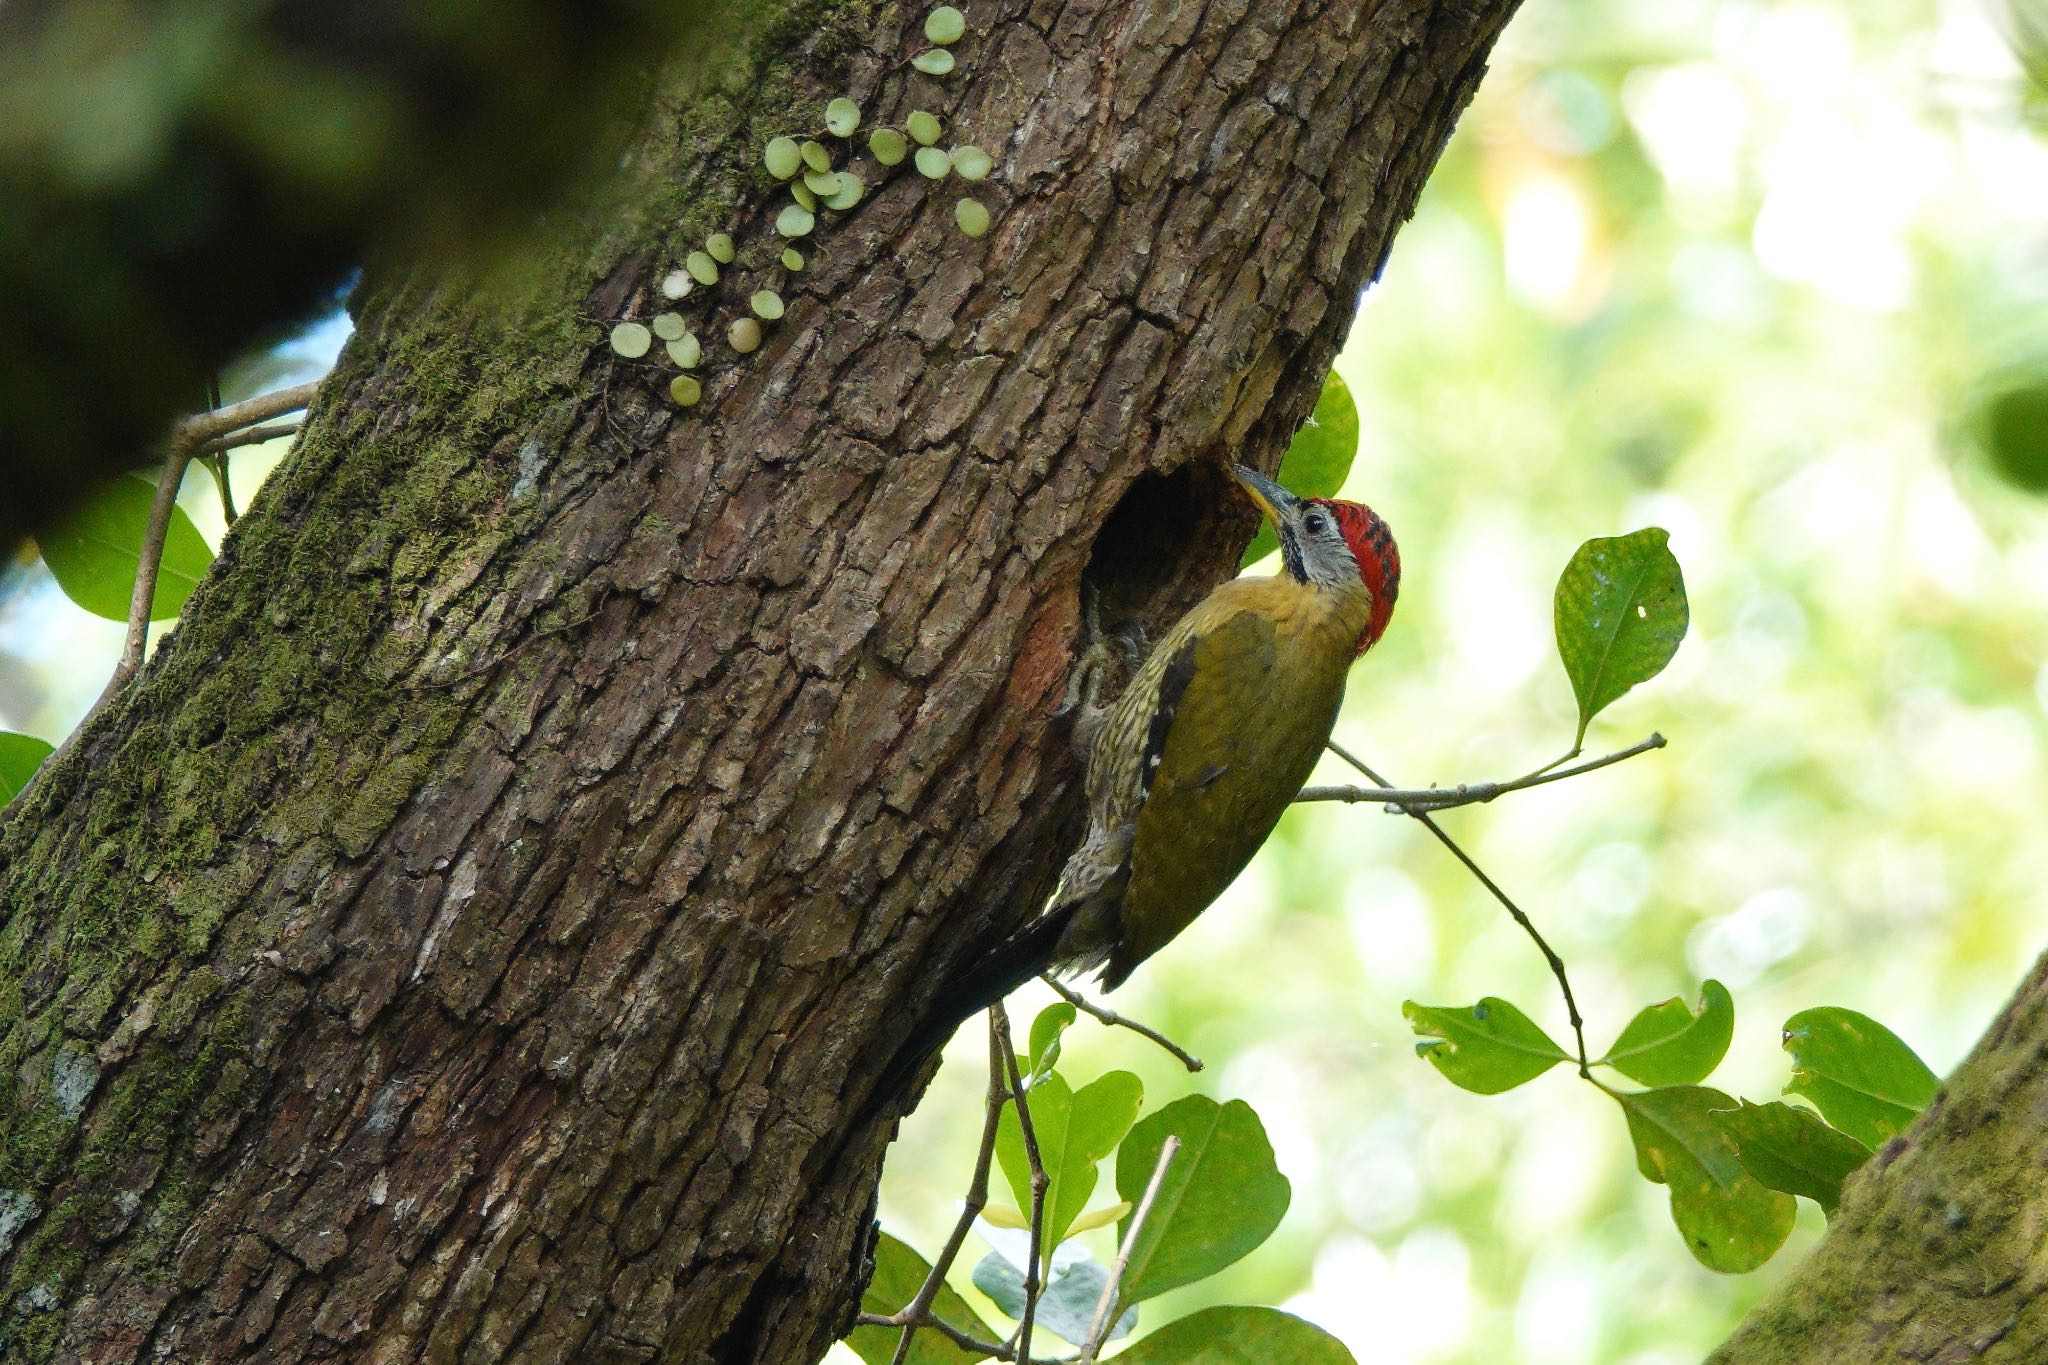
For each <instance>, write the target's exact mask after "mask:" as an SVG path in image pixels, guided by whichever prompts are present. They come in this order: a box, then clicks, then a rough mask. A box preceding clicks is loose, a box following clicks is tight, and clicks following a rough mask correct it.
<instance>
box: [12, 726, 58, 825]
mask: <svg viewBox="0 0 2048 1365" xmlns="http://www.w3.org/2000/svg"><path fill="white" fill-rule="evenodd" d="M52 752H54V751H53V750H52V748H51V746H50V745H49V744H47V743H45V742H44V741H43V740H40V739H37V738H36V737H35V736H34V735H17V734H15V733H14V732H13V731H12V730H0V806H4V805H6V804H7V803H8V802H9V801H12V800H13V799H14V798H15V797H17V796H19V795H21V789H22V788H23V787H26V786H27V785H28V783H29V779H30V778H32V777H34V776H35V775H36V769H38V768H40V767H42V766H43V760H44V759H46V758H48V757H49V756H50V755H51V753H52Z"/></svg>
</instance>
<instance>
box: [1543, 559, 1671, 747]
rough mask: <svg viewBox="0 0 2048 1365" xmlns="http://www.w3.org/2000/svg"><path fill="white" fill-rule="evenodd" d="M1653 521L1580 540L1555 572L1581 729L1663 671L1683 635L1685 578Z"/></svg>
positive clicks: (1582, 735)
mask: <svg viewBox="0 0 2048 1365" xmlns="http://www.w3.org/2000/svg"><path fill="white" fill-rule="evenodd" d="M1669 539H1670V537H1669V536H1668V535H1667V534H1666V533H1665V532H1664V531H1663V530H1662V529H1661V528H1659V527H1655V526H1652V527H1649V528H1648V529H1646V530H1641V531H1634V532H1631V533H1630V534H1628V535H1625V536H1603V537H1598V538H1595V539H1593V540H1589V541H1587V542H1586V543H1585V544H1583V545H1581V546H1580V547H1579V548H1578V552H1577V553H1576V554H1574V555H1573V556H1572V558H1571V563H1569V564H1567V565H1565V568H1564V574H1563V576H1561V577H1560V578H1559V579H1558V580H1557V599H1556V605H1555V608H1554V614H1555V618H1556V629H1557V653H1558V657H1560V658H1561V659H1563V660H1564V671H1565V673H1566V674H1567V675H1568V676H1569V677H1570V678H1571V680H1572V692H1573V693H1574V694H1575V695H1576V696H1577V697H1578V699H1579V732H1578V736H1577V738H1576V739H1574V740H1573V742H1572V746H1573V748H1574V749H1576V748H1577V747H1578V746H1579V745H1581V744H1583V743H1584V742H1585V739H1586V727H1587V726H1588V725H1590V724H1592V722H1593V717H1594V716H1597V715H1599V714H1600V712H1601V711H1602V710H1604V709H1605V708H1606V707H1607V706H1608V705H1609V704H1610V703H1611V702H1613V701H1615V700H1616V699H1617V698H1619V697H1620V696H1621V695H1622V694H1623V693H1625V692H1627V691H1628V690H1629V689H1630V688H1631V687H1634V686H1635V685H1636V684H1637V683H1641V682H1648V681H1649V680H1650V679H1651V678H1654V677H1656V676H1657V674H1659V673H1660V672H1662V671H1663V669H1664V665H1666V664H1668V663H1670V662H1671V656H1672V655H1673V654H1676V653H1677V652H1678V642H1679V641H1681V640H1683V639H1684V638H1685V627H1686V623H1687V619H1688V618H1687V608H1686V601H1685V578H1684V576H1683V575H1682V574H1681V573H1680V572H1679V568H1678V560H1677V558H1676V557H1675V556H1673V555H1672V553H1671V547H1670V545H1669V544H1668V543H1667V542H1668V541H1669Z"/></svg>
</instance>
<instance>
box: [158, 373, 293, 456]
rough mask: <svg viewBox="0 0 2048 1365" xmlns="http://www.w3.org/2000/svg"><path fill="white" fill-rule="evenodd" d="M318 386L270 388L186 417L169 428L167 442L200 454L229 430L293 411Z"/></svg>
mask: <svg viewBox="0 0 2048 1365" xmlns="http://www.w3.org/2000/svg"><path fill="white" fill-rule="evenodd" d="M319 387H320V382H319V381H318V380H314V381H313V382H312V383H310V384H294V385H292V386H291V387H290V388H288V389H273V390H271V391H270V392H269V393H259V394H257V395H256V396H255V397H254V398H245V399H243V400H242V401H241V402H239V403H230V404H228V405H227V406H226V407H224V408H215V409H214V410H213V411H211V412H202V413H198V414H195V415H194V416H191V417H187V418H185V419H184V420H183V421H181V422H179V423H178V424H177V425H176V426H174V427H172V428H171V444H172V445H173V446H182V447H183V448H184V450H185V451H186V453H187V454H188V455H191V454H198V453H201V452H202V450H203V448H204V447H205V445H206V444H207V442H209V441H216V440H219V439H220V438H221V437H223V436H226V435H227V434H228V433H229V432H231V431H240V430H241V429H242V428H243V427H247V426H254V425H255V424H256V423H258V422H269V421H272V420H274V419H276V418H279V417H282V416H284V415H285V414H286V413H288V412H297V411H298V410H299V409H300V408H303V407H305V406H306V404H308V403H310V402H312V401H313V394H314V393H315V392H316V391H317V390H318V389H319Z"/></svg>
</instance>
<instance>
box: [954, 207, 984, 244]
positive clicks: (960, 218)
mask: <svg viewBox="0 0 2048 1365" xmlns="http://www.w3.org/2000/svg"><path fill="white" fill-rule="evenodd" d="M953 221H954V222H955V223H958V224H959V225H960V230H961V231H962V232H964V233H966V234H967V235H968V236H969V237H985V236H987V235H988V227H989V217H988V210H987V209H986V208H985V207H983V206H982V204H981V201H980V200H977V199H962V200H961V201H960V202H959V203H957V204H955V205H953Z"/></svg>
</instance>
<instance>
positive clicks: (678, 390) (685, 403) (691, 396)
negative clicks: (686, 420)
mask: <svg viewBox="0 0 2048 1365" xmlns="http://www.w3.org/2000/svg"><path fill="white" fill-rule="evenodd" d="M668 396H669V397H670V398H673V399H675V401H676V406H677V407H683V408H694V407H696V406H697V400H698V399H700V398H702V397H703V396H704V386H703V385H702V384H700V383H698V382H697V377H696V376H695V375H690V374H679V375H677V376H676V377H675V378H674V379H671V380H669V381H668Z"/></svg>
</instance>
